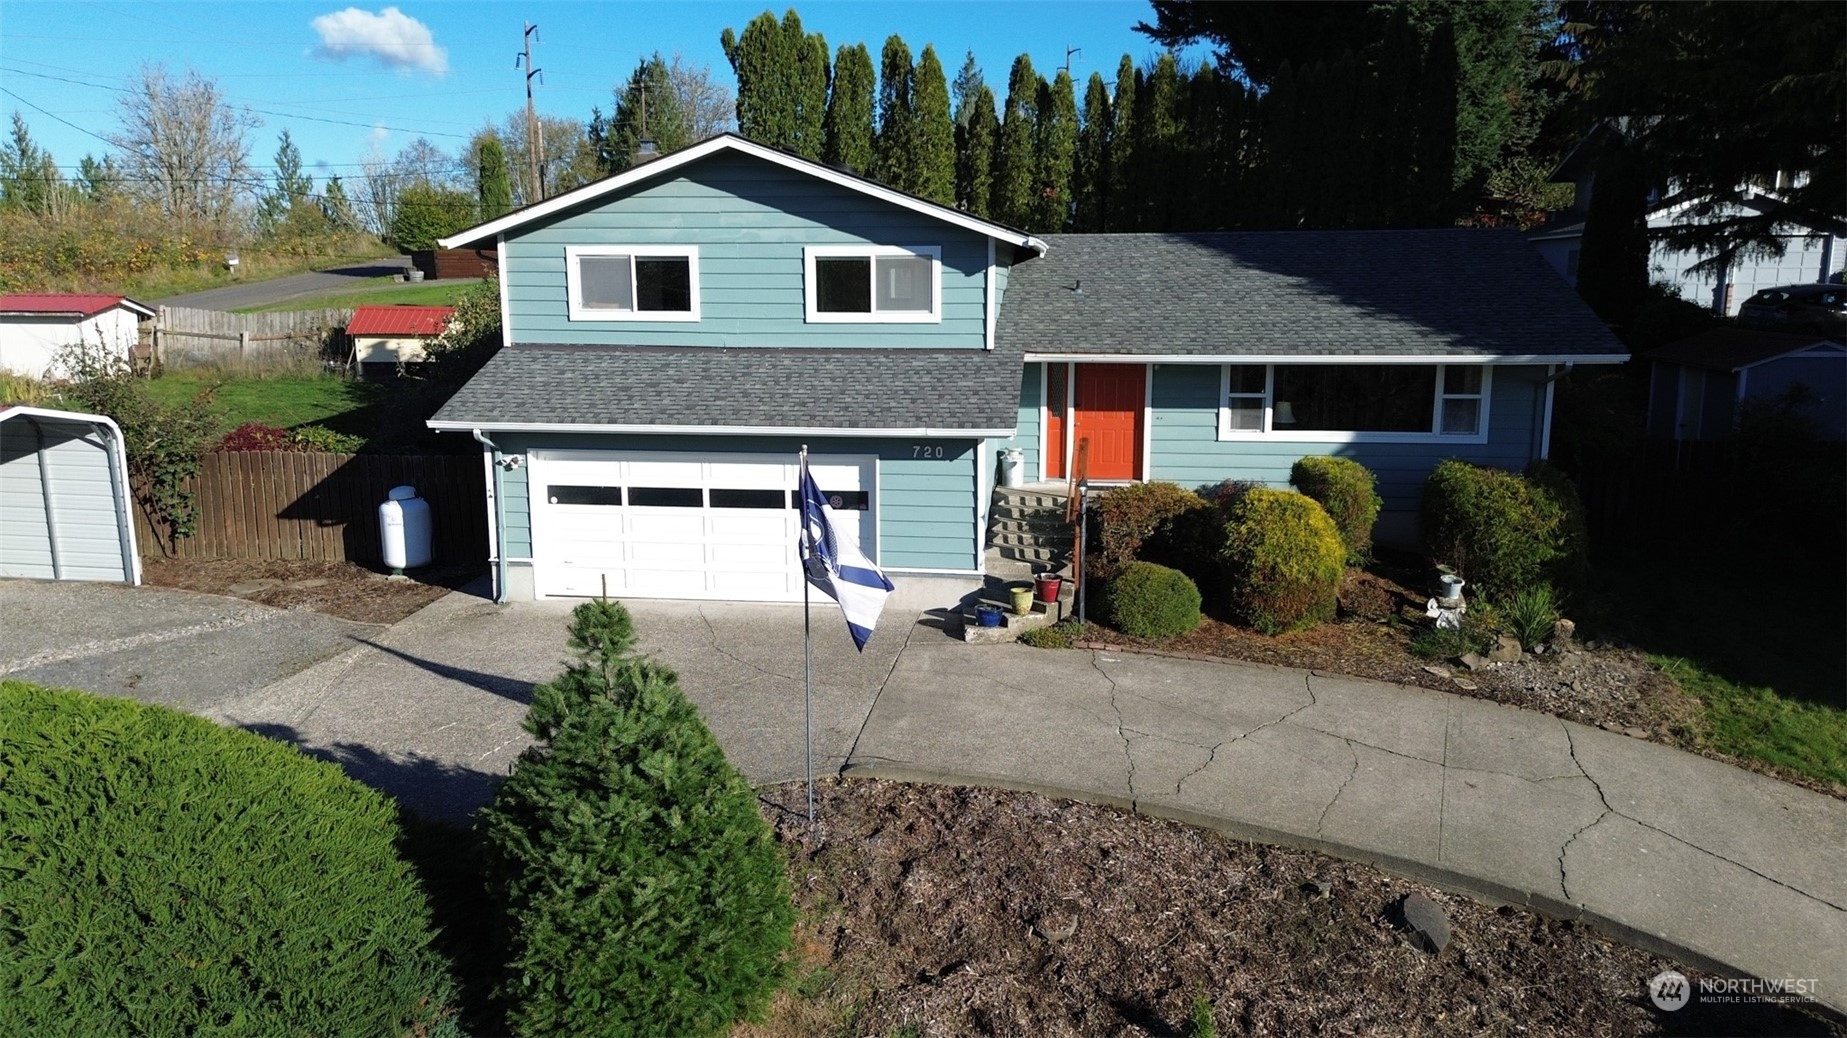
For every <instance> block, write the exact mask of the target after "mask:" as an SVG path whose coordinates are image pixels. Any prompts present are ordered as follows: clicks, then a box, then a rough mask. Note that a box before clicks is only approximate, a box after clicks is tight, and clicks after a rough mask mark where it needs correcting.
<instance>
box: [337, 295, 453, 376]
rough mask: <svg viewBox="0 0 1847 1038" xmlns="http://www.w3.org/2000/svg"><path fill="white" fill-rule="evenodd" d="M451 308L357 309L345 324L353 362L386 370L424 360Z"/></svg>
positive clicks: (443, 328)
mask: <svg viewBox="0 0 1847 1038" xmlns="http://www.w3.org/2000/svg"><path fill="white" fill-rule="evenodd" d="M454 314H455V307H453V306H411V305H408V304H405V305H398V306H361V307H356V308H354V310H353V319H352V320H350V321H348V322H347V323H346V334H347V337H348V338H349V339H351V340H352V343H353V353H352V360H353V363H355V364H359V365H362V366H363V367H364V368H371V369H374V370H378V369H384V370H390V369H394V368H396V367H397V366H398V365H400V364H415V363H417V362H419V361H421V360H423V359H424V352H423V348H424V346H426V345H428V344H429V342H430V341H431V340H433V339H435V338H436V337H438V336H440V335H441V334H442V333H443V331H444V330H445V329H447V328H448V327H449V319H450V318H451V317H452V316H454Z"/></svg>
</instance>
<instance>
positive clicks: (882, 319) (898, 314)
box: [802, 245, 943, 324]
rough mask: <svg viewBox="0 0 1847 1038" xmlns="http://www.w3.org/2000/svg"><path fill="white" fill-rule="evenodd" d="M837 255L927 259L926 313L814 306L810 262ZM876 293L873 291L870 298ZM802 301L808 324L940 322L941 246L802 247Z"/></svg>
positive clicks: (812, 272)
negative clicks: (859, 311) (856, 311)
mask: <svg viewBox="0 0 1847 1038" xmlns="http://www.w3.org/2000/svg"><path fill="white" fill-rule="evenodd" d="M841 256H864V257H866V258H867V259H872V258H873V257H876V256H915V257H917V258H918V259H927V260H929V261H930V312H929V313H919V312H917V311H914V310H907V311H892V312H887V313H879V312H877V311H874V312H872V313H864V314H854V313H844V314H843V313H832V312H829V313H823V312H821V310H820V309H819V308H818V307H817V306H816V305H815V289H816V287H817V283H816V281H815V273H814V261H815V260H816V259H828V258H838V257H841ZM877 298H878V293H877V292H876V291H875V292H874V293H873V299H875V300H876V299H877ZM802 300H803V305H804V309H805V315H806V318H807V321H808V323H809V324H941V323H943V249H942V247H941V246H938V245H810V246H808V247H807V248H804V249H803V250H802Z"/></svg>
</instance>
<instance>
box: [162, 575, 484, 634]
mask: <svg viewBox="0 0 1847 1038" xmlns="http://www.w3.org/2000/svg"><path fill="white" fill-rule="evenodd" d="M141 572H142V577H143V579H144V580H145V581H146V582H147V583H149V584H151V585H153V586H155V587H171V588H179V589H181V590H184V591H200V592H204V593H206V594H211V595H230V596H231V597H233V598H243V599H247V600H249V601H252V602H261V603H263V604H264V605H267V606H275V607H276V608H278V609H311V610H314V611H315V612H317V613H326V614H328V615H330V616H338V617H342V618H344V619H347V620H357V621H359V622H361V623H374V624H394V623H397V622H398V621H399V620H402V619H404V618H405V617H407V616H409V615H410V614H412V613H414V612H416V611H417V610H419V609H422V608H423V607H424V606H426V605H429V604H430V603H431V602H434V601H436V600H437V599H439V598H441V597H442V596H444V595H446V594H448V593H449V592H450V591H453V590H455V589H456V588H459V587H461V586H463V585H464V584H466V583H468V582H469V581H470V580H472V579H474V578H475V577H476V576H478V575H479V574H480V567H478V566H433V567H430V568H429V569H427V570H422V571H419V572H418V573H417V574H416V575H415V576H411V577H408V578H406V579H403V580H393V579H390V578H389V577H387V576H386V575H385V574H383V573H380V572H377V571H375V570H370V569H367V568H366V567H364V566H361V565H359V564H357V563H352V562H307V561H300V562H262V561H252V560H248V559H224V560H216V561H207V560H202V559H144V560H142V564H141Z"/></svg>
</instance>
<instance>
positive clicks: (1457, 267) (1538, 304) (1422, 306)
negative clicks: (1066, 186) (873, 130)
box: [996, 228, 1629, 363]
mask: <svg viewBox="0 0 1847 1038" xmlns="http://www.w3.org/2000/svg"><path fill="white" fill-rule="evenodd" d="M1046 241H1047V244H1048V246H1049V248H1048V250H1047V252H1046V254H1045V256H1044V257H1043V258H1041V259H1037V260H1034V261H1033V262H1031V263H1022V264H1018V265H1016V266H1015V267H1014V268H1013V271H1012V274H1011V276H1010V277H1009V279H1008V282H1007V291H1006V296H1005V298H1004V299H1003V300H1002V304H1001V313H1000V324H999V328H998V330H997V333H996V340H997V342H999V343H1001V344H1004V345H1006V346H1008V347H1009V348H1011V349H1014V350H1018V351H1020V352H1022V353H1023V354H1025V355H1026V359H1028V360H1033V359H1058V358H1065V357H1068V358H1072V359H1087V358H1096V357H1098V356H1100V355H1112V356H1121V357H1125V358H1133V359H1144V360H1147V359H1160V358H1173V359H1175V360H1193V359H1199V360H1204V359H1208V358H1212V359H1234V358H1235V359H1239V360H1245V361H1249V362H1253V363H1259V362H1263V361H1265V360H1267V359H1276V360H1282V361H1287V360H1293V359H1310V360H1312V359H1317V358H1319V359H1326V360H1332V359H1336V358H1341V359H1352V358H1361V359H1374V360H1387V361H1399V362H1407V363H1408V362H1416V361H1419V360H1428V361H1432V362H1438V361H1443V360H1452V361H1458V362H1462V361H1475V362H1481V361H1500V362H1527V363H1563V362H1577V363H1616V362H1620V361H1624V360H1627V359H1629V355H1628V353H1627V351H1625V350H1624V348H1623V346H1622V344H1621V343H1620V342H1618V341H1617V339H1616V337H1615V336H1614V335H1612V334H1611V333H1610V330H1609V329H1608V328H1606V327H1605V326H1604V324H1603V322H1601V321H1599V320H1598V319H1597V317H1596V315H1595V314H1593V313H1592V312H1591V310H1590V308H1589V307H1587V306H1585V305H1584V303H1583V301H1582V300H1580V299H1579V298H1578V296H1577V293H1575V292H1574V291H1572V289H1571V288H1570V287H1569V286H1568V285H1566V284H1565V282H1564V281H1563V280H1562V279H1560V278H1559V276H1558V275H1557V274H1556V273H1554V272H1553V270H1552V268H1551V267H1550V266H1548V265H1547V264H1546V261H1545V260H1544V258H1542V257H1541V256H1540V255H1539V253H1538V252H1537V251H1536V250H1535V249H1534V248H1533V247H1532V246H1531V245H1530V244H1528V243H1527V242H1526V241H1525V240H1524V239H1522V237H1521V236H1520V234H1519V233H1518V232H1517V231H1501V230H1476V229H1468V228H1442V229H1436V230H1406V231H1264V232H1230V233H1213V234H1057V235H1047V236H1046Z"/></svg>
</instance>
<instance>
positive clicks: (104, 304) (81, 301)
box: [0, 292, 154, 317]
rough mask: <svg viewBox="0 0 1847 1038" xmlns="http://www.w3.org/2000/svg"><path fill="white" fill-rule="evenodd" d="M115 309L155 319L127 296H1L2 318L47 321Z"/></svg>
mask: <svg viewBox="0 0 1847 1038" xmlns="http://www.w3.org/2000/svg"><path fill="white" fill-rule="evenodd" d="M113 306H125V307H127V308H129V309H130V310H133V311H135V312H136V313H139V314H141V315H142V316H143V317H152V316H154V310H153V308H152V307H149V306H146V305H144V304H141V303H137V302H135V301H134V300H133V299H130V298H128V297H127V296H106V295H90V294H82V293H76V292H19V293H14V294H11V295H0V314H43V315H45V316H47V317H95V316H96V315H97V314H100V313H102V312H103V311H104V310H107V309H109V308H110V307H113Z"/></svg>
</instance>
